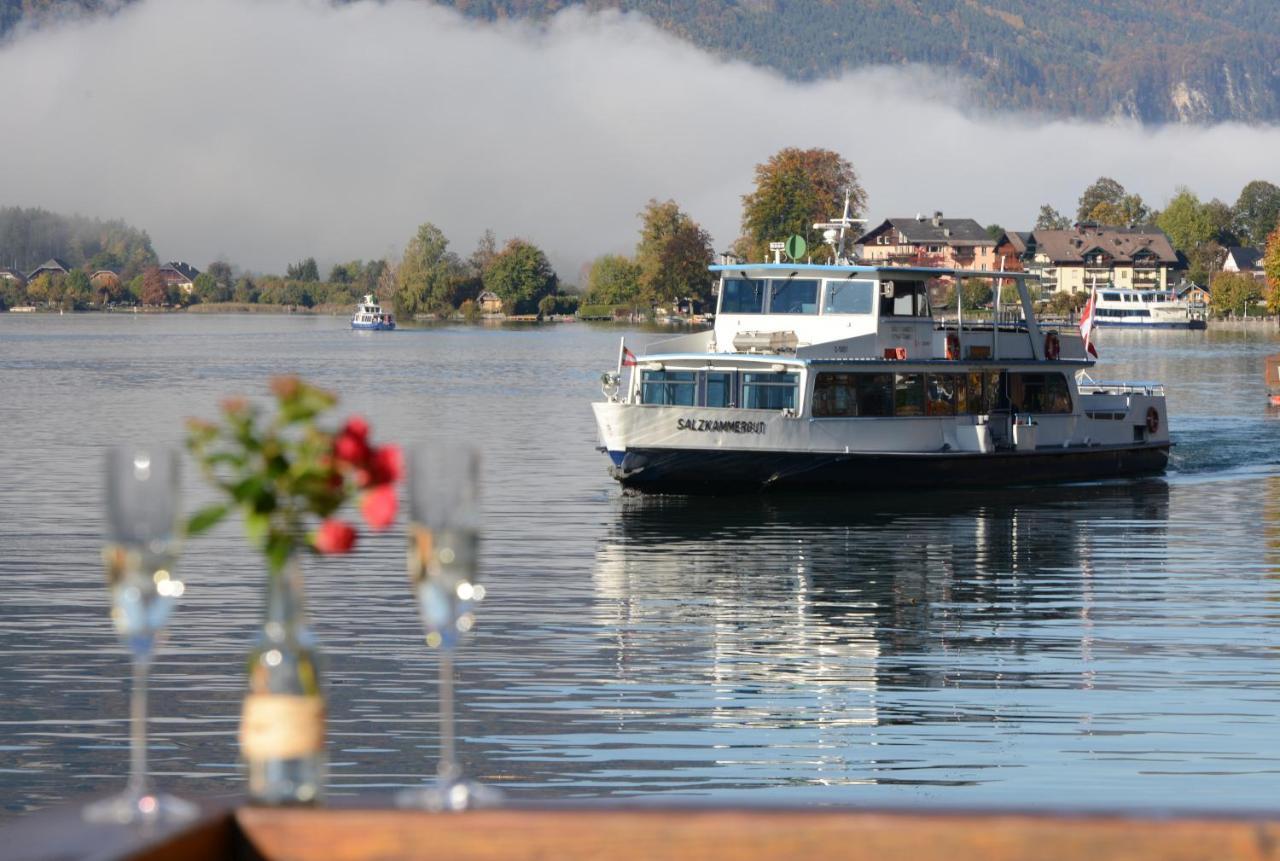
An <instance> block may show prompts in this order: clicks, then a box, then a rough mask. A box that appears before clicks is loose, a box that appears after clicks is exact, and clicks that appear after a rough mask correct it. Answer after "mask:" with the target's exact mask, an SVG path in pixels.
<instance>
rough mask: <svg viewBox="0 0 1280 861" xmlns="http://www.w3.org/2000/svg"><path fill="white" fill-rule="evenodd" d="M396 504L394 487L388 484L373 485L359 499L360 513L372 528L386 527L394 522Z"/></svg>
mask: <svg viewBox="0 0 1280 861" xmlns="http://www.w3.org/2000/svg"><path fill="white" fill-rule="evenodd" d="M396 506H397V501H396V489H395V488H394V487H393V486H391V485H390V484H383V485H380V486H378V487H375V488H374V489H373V490H370V491H369V492H368V493H366V494H365V495H364V496H363V497H362V498H361V499H360V513H361V514H362V515H364V521H365V523H368V524H369V526H370V527H372V528H373V529H386V528H387V527H388V526H390V525H391V524H392V523H394V522H395V519H396Z"/></svg>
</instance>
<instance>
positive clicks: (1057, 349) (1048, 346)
mask: <svg viewBox="0 0 1280 861" xmlns="http://www.w3.org/2000/svg"><path fill="white" fill-rule="evenodd" d="M1061 352H1062V342H1061V341H1059V340H1058V333H1057V332H1049V333H1048V334H1047V335H1045V336H1044V357H1045V358H1046V359H1048V360H1049V361H1054V360H1056V359H1057V358H1058V355H1059V354H1060V353H1061Z"/></svg>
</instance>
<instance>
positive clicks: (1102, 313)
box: [1095, 287, 1205, 329]
mask: <svg viewBox="0 0 1280 861" xmlns="http://www.w3.org/2000/svg"><path fill="white" fill-rule="evenodd" d="M1095 295H1096V296H1097V312H1096V313H1097V316H1098V325H1099V326H1127V327H1140V328H1147V329H1203V328H1205V320H1204V315H1203V314H1202V313H1198V312H1196V311H1195V310H1193V309H1192V308H1191V307H1190V306H1189V305H1188V304H1187V303H1186V302H1184V301H1183V300H1181V299H1179V298H1178V297H1177V295H1176V294H1174V293H1172V292H1169V291H1164V290H1135V289H1132V288H1110V287H1107V288H1102V289H1099V290H1097V291H1096V294H1095Z"/></svg>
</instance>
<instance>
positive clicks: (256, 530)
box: [244, 509, 271, 547]
mask: <svg viewBox="0 0 1280 861" xmlns="http://www.w3.org/2000/svg"><path fill="white" fill-rule="evenodd" d="M270 528H271V518H269V517H268V516H267V515H265V514H256V513H254V512H253V511H251V510H248V509H246V510H245V513H244V534H245V537H247V538H248V539H249V543H250V544H252V545H253V546H254V547H261V546H263V544H264V542H265V541H266V539H267V530H268V529H270Z"/></svg>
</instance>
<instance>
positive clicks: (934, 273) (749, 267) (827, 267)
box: [708, 263, 1040, 281]
mask: <svg viewBox="0 0 1280 861" xmlns="http://www.w3.org/2000/svg"><path fill="white" fill-rule="evenodd" d="M708 268H709V269H710V271H712V272H748V271H750V272H812V273H814V274H818V273H823V272H831V273H839V274H841V275H853V274H859V273H866V274H871V273H881V272H887V273H890V274H893V275H903V274H905V275H923V276H925V277H926V278H1013V279H1017V280H1019V281H1025V280H1027V279H1031V278H1034V279H1037V280H1039V278H1040V276H1039V275H1038V274H1036V273H1033V272H995V271H992V270H988V269H950V268H941V267H934V266H871V265H867V264H855V263H717V264H715V265H713V266H710V267H708Z"/></svg>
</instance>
